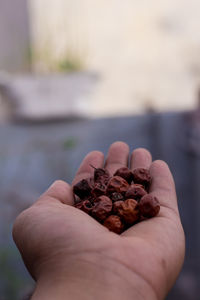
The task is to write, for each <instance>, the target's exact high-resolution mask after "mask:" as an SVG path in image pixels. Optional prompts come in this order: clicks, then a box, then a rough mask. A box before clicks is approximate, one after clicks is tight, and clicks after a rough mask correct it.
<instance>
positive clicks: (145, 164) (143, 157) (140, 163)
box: [131, 148, 152, 169]
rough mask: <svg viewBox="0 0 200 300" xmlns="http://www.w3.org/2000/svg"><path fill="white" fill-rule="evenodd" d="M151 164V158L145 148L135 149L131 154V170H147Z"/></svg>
mask: <svg viewBox="0 0 200 300" xmlns="http://www.w3.org/2000/svg"><path fill="white" fill-rule="evenodd" d="M151 163H152V156H151V153H150V152H149V150H147V149H146V148H137V149H135V150H133V151H132V154H131V169H136V168H147V169H149V167H150V165H151Z"/></svg>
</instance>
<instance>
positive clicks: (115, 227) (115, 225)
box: [103, 215, 124, 234]
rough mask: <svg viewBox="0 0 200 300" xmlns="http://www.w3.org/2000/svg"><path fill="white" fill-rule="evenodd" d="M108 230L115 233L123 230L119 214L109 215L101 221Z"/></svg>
mask: <svg viewBox="0 0 200 300" xmlns="http://www.w3.org/2000/svg"><path fill="white" fill-rule="evenodd" d="M103 225H104V226H105V227H107V228H108V229H109V230H110V231H113V232H115V233H118V234H120V233H122V232H123V230H124V224H123V223H122V221H121V219H120V217H119V216H115V215H111V216H109V217H108V218H107V219H106V220H105V221H104V223H103Z"/></svg>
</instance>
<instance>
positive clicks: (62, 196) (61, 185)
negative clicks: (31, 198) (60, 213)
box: [36, 180, 74, 205]
mask: <svg viewBox="0 0 200 300" xmlns="http://www.w3.org/2000/svg"><path fill="white" fill-rule="evenodd" d="M45 201H46V202H47V201H48V202H52V201H53V202H56V201H57V202H58V201H59V202H61V203H63V204H68V205H73V203H74V197H73V192H72V188H71V186H70V185H69V184H68V183H67V182H65V181H62V180H56V181H54V183H53V184H52V185H51V186H50V187H49V188H48V190H47V191H46V192H44V193H43V194H42V195H41V196H40V198H39V199H38V200H37V201H36V204H38V203H41V202H45Z"/></svg>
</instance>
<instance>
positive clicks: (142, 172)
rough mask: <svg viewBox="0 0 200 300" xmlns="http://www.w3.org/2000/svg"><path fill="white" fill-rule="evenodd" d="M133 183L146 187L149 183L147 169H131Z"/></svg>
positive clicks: (149, 176)
mask: <svg viewBox="0 0 200 300" xmlns="http://www.w3.org/2000/svg"><path fill="white" fill-rule="evenodd" d="M133 180H134V183H139V184H142V185H144V187H145V188H148V187H149V185H150V183H151V175H150V172H149V170H148V169H144V168H137V169H135V170H133Z"/></svg>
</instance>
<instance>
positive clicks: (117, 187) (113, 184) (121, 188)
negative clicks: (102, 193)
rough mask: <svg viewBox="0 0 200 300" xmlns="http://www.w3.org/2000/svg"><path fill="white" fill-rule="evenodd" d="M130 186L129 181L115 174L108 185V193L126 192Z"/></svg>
mask: <svg viewBox="0 0 200 300" xmlns="http://www.w3.org/2000/svg"><path fill="white" fill-rule="evenodd" d="M128 188H129V184H128V182H127V181H126V180H125V179H124V178H122V177H119V176H113V177H112V178H111V179H110V180H109V182H108V185H107V191H106V192H107V194H108V195H109V194H112V193H115V192H117V193H120V194H125V193H126V191H127V190H128Z"/></svg>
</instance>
